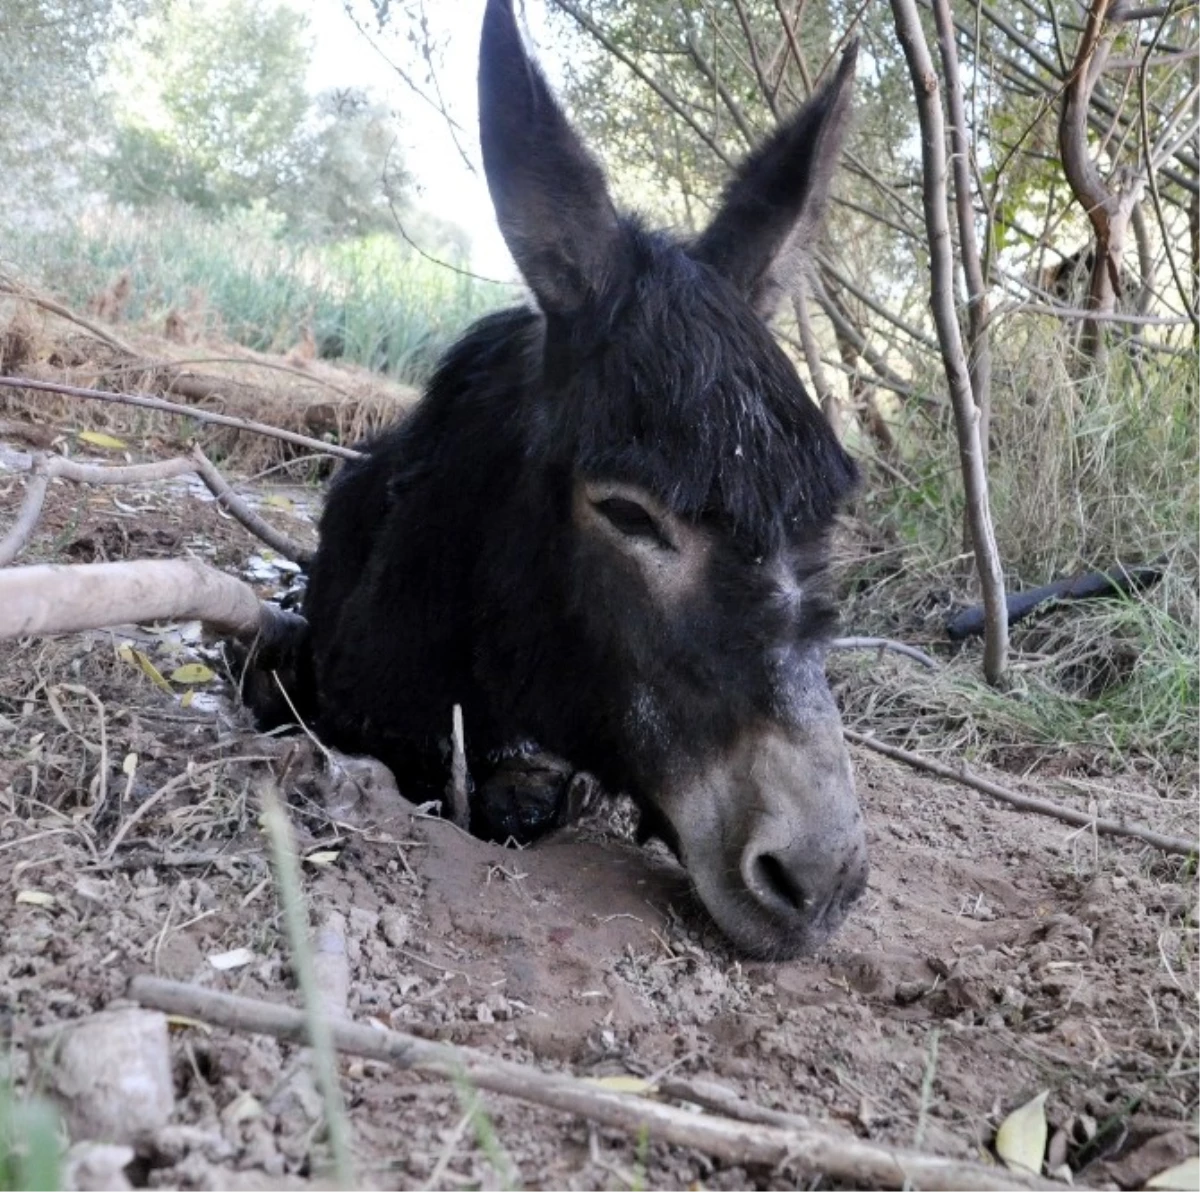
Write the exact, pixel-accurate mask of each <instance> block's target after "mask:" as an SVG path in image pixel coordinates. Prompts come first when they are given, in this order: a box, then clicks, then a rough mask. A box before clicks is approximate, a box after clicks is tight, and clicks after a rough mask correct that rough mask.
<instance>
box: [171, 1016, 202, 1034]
mask: <svg viewBox="0 0 1200 1192" xmlns="http://www.w3.org/2000/svg"><path fill="white" fill-rule="evenodd" d="M167 1026H169V1027H172V1028H174V1029H176V1030H182V1029H183V1028H185V1027H186V1028H188V1029H189V1030H195V1031H203V1032H204V1033H205V1034H206V1035H211V1034H212V1033H213V1029H212V1027H211V1026H209V1025H208V1023H207V1022H201V1021H200V1019H198V1018H188V1017H187V1015H186V1014H168V1015H167Z"/></svg>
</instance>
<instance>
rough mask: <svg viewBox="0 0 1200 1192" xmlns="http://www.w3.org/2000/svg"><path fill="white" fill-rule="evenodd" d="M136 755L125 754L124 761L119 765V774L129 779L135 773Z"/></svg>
mask: <svg viewBox="0 0 1200 1192" xmlns="http://www.w3.org/2000/svg"><path fill="white" fill-rule="evenodd" d="M137 764H138V755H137V754H136V753H127V754H126V755H125V760H124V761H123V762H122V763H121V773H122V774H124V775H125V776H126V777H131V776H132V775H133V774H134V773H135V772H136V771H137Z"/></svg>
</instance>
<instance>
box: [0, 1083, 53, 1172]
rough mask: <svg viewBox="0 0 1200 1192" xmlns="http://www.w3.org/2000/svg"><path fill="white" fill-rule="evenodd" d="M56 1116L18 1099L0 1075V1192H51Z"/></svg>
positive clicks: (35, 1103) (43, 1106) (36, 1102)
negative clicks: (19, 1191)
mask: <svg viewBox="0 0 1200 1192" xmlns="http://www.w3.org/2000/svg"><path fill="white" fill-rule="evenodd" d="M59 1158H60V1150H59V1142H58V1115H57V1114H56V1113H55V1112H54V1110H53V1109H52V1108H51V1106H50V1105H48V1104H47V1103H46V1102H45V1101H42V1100H39V1099H36V1098H35V1099H29V1100H26V1099H22V1098H21V1097H19V1096H18V1095H17V1093H16V1091H15V1090H14V1089H13V1087H12V1085H11V1084H10V1083H9V1081H8V1080H7V1078H6V1077H4V1076H3V1075H2V1074H0V1192H17V1190H19V1189H24V1190H25V1192H53V1190H54V1189H55V1188H60V1187H62V1180H61V1176H60V1174H59Z"/></svg>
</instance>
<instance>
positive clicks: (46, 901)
mask: <svg viewBox="0 0 1200 1192" xmlns="http://www.w3.org/2000/svg"><path fill="white" fill-rule="evenodd" d="M17 902H18V903H22V902H23V903H24V904H25V905H26V906H44V907H52V906H53V905H54V895H53V894H47V893H46V891H45V890H18V891H17Z"/></svg>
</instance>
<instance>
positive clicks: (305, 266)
mask: <svg viewBox="0 0 1200 1192" xmlns="http://www.w3.org/2000/svg"><path fill="white" fill-rule="evenodd" d="M6 252H7V253H8V254H11V255H10V258H9V259H8V260H6V261H5V262H4V265H5V266H6V267H7V268H9V269H11V270H13V271H14V272H16V273H17V274H18V275H20V276H21V277H22V278H23V280H27V281H33V282H35V283H36V284H39V285H40V286H41V287H42V288H44V289H46V290H48V291H49V292H51V293H53V294H55V295H56V296H57V297H59V298H60V299H61V300H62V301H65V302H66V303H67V305H69V306H72V307H74V308H75V309H78V310H86V309H89V308H90V309H93V310H97V309H99V311H100V313H101V314H102V315H103V316H104V317H107V318H109V319H114V318H119V319H126V320H130V321H133V322H138V323H147V324H156V323H157V324H160V325H161V324H162V323H163V322H164V321H165V320H166V319H167V318H168V316H172V315H173V317H174V318H176V319H182V320H184V321H185V322H186V323H187V324H188V325H189V330H190V331H191V332H192V333H202V334H203V335H205V336H207V337H209V338H213V339H228V340H231V341H233V342H236V343H239V344H242V345H244V346H245V347H248V348H254V349H256V350H258V351H266V352H286V351H288V350H290V349H292V348H295V347H297V345H299V344H301V343H302V342H304V341H306V340H308V341H310V343H311V347H312V348H313V349H315V351H316V352H317V353H318V354H319V355H322V356H326V357H331V358H340V359H345V360H348V361H351V362H353V363H356V364H360V365H363V366H365V367H367V368H371V369H374V370H376V371H378V372H382V373H385V374H387V375H388V376H391V377H393V378H395V379H396V380H400V381H404V382H406V383H409V384H413V385H420V384H421V383H422V382H424V381H425V380H426V379H427V378H428V376H429V373H430V371H431V370H432V368H433V366H434V365H435V364H436V362H437V360H438V358H439V357H440V356H441V354H442V353H443V352H444V351H445V349H446V348H447V347H448V346H449V345H450V344H451V343H452V342H453V341H454V339H455V338H457V336H458V335H459V334H460V333H461V332H462V331H463V330H464V328H466V327H467V326H468V324H470V323H471V322H472V321H474V320H475V319H476V318H478V317H479V316H480V315H481V314H484V313H486V312H487V311H489V310H493V309H495V308H497V307H499V306H502V305H505V304H507V303H510V302H512V301H513V300H514V297H515V294H516V291H515V290H514V289H513V288H511V287H508V286H502V285H498V284H491V283H487V282H483V281H480V280H478V279H476V278H473V277H470V276H467V275H465V274H463V273H459V272H455V271H454V270H452V269H448V268H445V267H444V266H441V265H438V264H435V263H433V262H432V261H429V260H426V259H424V258H423V257H421V256H420V255H419V254H417V253H415V252H413V251H412V250H411V249H409V248H408V247H407V246H406V245H404V244H403V243H402V242H401V241H400V240H399V239H398V238H396V237H393V236H387V235H375V236H370V237H366V238H362V239H356V240H348V241H343V242H339V243H312V242H305V241H301V240H295V239H290V238H288V237H286V236H284V235H283V234H282V232H281V225H280V222H279V220H278V219H277V217H275V216H273V215H271V214H270V213H269V212H265V211H241V212H237V213H234V214H231V215H229V216H226V217H224V218H221V219H214V218H208V217H205V216H204V215H202V214H199V213H196V212H192V211H189V210H187V209H186V208H179V207H166V208H163V209H160V210H158V211H152V212H145V213H138V214H133V213H122V212H120V211H112V210H108V211H103V212H97V213H93V214H91V215H88V216H87V217H85V218H83V219H81V220H79V221H78V222H77V223H74V224H71V225H69V226H63V227H56V228H55V229H54V230H53V231H52V232H49V231H45V232H40V233H38V232H35V233H32V234H28V233H23V234H22V235H21V236H20V237H12V238H10V239H9V240H8V247H7V249H6ZM125 278H127V279H128V281H127V282H125V281H123V280H122V279H125Z"/></svg>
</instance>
